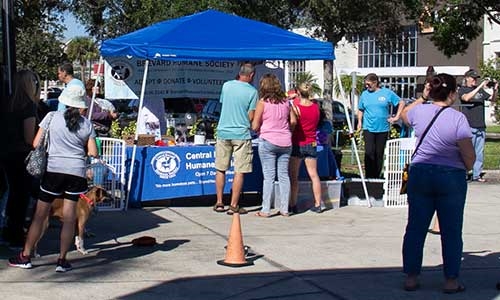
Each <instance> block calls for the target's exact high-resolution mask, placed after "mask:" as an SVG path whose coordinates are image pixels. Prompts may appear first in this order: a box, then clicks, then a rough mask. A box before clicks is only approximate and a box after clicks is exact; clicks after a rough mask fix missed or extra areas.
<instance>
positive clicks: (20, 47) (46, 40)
mask: <svg viewBox="0 0 500 300" xmlns="http://www.w3.org/2000/svg"><path fill="white" fill-rule="evenodd" d="M65 9H66V5H65V4H64V2H63V1H54V0H41V1H40V0H23V1H14V15H13V26H14V28H15V35H16V39H15V41H16V64H17V68H18V69H21V68H30V69H32V70H34V71H35V72H37V73H39V74H40V76H41V78H44V79H47V78H54V77H55V76H56V74H57V66H58V65H59V64H60V62H61V61H62V60H64V58H65V55H64V52H63V44H62V43H61V40H62V32H63V30H64V29H65V27H64V25H63V22H61V20H64V18H63V15H62V12H63V11H64V10H65Z"/></svg>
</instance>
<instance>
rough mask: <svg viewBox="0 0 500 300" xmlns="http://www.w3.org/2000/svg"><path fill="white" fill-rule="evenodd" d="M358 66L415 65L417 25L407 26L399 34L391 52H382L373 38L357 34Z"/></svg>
mask: <svg viewBox="0 0 500 300" xmlns="http://www.w3.org/2000/svg"><path fill="white" fill-rule="evenodd" d="M358 46H359V47H358V49H359V50H358V67H360V68H384V67H414V66H416V65H417V27H416V26H409V27H406V28H405V31H404V32H402V33H401V34H400V39H399V41H397V42H396V44H395V47H394V49H393V52H392V53H387V52H382V50H380V48H379V47H377V45H376V42H375V39H374V38H373V37H370V36H358ZM384 58H385V59H384Z"/></svg>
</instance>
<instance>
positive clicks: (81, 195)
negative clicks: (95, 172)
mask: <svg viewBox="0 0 500 300" xmlns="http://www.w3.org/2000/svg"><path fill="white" fill-rule="evenodd" d="M80 198H82V199H83V200H85V201H86V202H87V203H88V205H89V206H93V205H94V201H93V200H92V199H90V198H89V197H87V195H85V194H80Z"/></svg>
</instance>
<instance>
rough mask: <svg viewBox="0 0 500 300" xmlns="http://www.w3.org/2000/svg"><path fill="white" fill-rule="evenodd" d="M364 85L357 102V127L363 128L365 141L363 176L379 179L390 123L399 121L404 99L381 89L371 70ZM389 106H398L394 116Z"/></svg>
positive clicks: (385, 89) (390, 91)
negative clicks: (364, 88)
mask: <svg viewBox="0 0 500 300" xmlns="http://www.w3.org/2000/svg"><path fill="white" fill-rule="evenodd" d="M365 87H366V90H365V91H364V92H363V93H362V94H361V96H360V98H359V105H358V130H361V129H362V130H363V138H364V141H365V175H366V178H380V173H381V172H382V167H383V163H384V149H385V143H386V142H387V138H388V136H389V130H390V124H391V123H393V122H396V121H397V120H399V116H400V115H401V111H402V110H403V108H404V107H405V102H404V101H403V100H401V99H400V98H399V96H398V95H396V94H395V93H394V92H393V91H392V90H390V89H387V88H380V87H379V79H378V76H377V75H376V74H374V73H370V74H368V75H366V77H365ZM390 105H393V106H398V110H397V112H396V115H394V116H391V115H389V106H390Z"/></svg>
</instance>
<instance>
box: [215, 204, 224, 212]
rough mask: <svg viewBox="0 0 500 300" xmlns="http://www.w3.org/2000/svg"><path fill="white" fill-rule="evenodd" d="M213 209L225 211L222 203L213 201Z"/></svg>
mask: <svg viewBox="0 0 500 300" xmlns="http://www.w3.org/2000/svg"><path fill="white" fill-rule="evenodd" d="M213 209H214V211H215V212H218V213H221V212H225V211H226V209H225V208H224V204H220V203H215V205H214V208H213Z"/></svg>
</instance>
